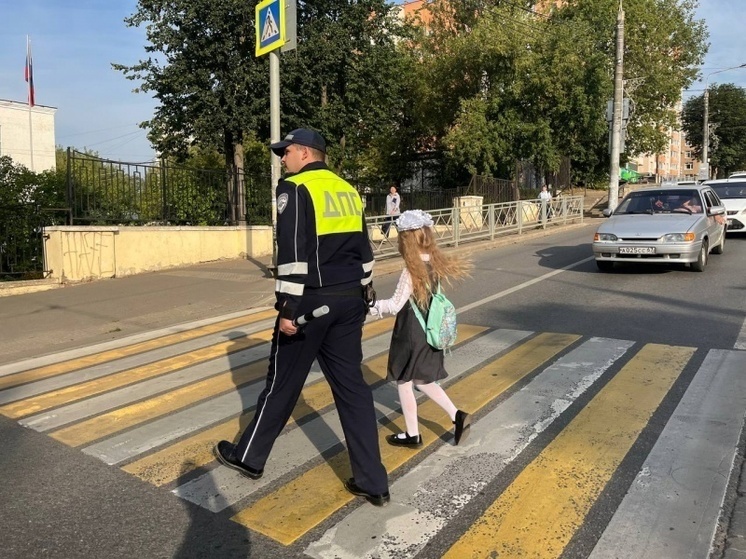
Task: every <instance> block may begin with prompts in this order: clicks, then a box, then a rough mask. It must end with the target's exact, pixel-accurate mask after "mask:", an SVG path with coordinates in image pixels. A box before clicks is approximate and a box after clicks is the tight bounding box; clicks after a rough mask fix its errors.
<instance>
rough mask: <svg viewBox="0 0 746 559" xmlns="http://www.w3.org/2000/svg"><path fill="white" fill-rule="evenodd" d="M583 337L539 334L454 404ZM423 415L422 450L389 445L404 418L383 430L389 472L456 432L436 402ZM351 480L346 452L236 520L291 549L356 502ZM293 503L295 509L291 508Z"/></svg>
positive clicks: (470, 401)
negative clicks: (347, 486) (348, 487)
mask: <svg viewBox="0 0 746 559" xmlns="http://www.w3.org/2000/svg"><path fill="white" fill-rule="evenodd" d="M578 338H579V336H575V335H569V334H539V335H538V336H536V337H535V338H533V339H531V340H529V341H527V342H525V343H524V344H522V345H520V346H519V347H517V348H515V349H514V350H512V351H510V352H509V353H508V354H506V355H504V356H502V357H499V358H498V359H496V360H495V361H493V362H491V363H490V364H488V365H487V366H485V367H483V368H481V369H479V370H478V371H475V372H474V373H472V374H471V375H469V376H467V377H466V378H464V379H459V380H458V381H456V382H454V383H453V384H450V385H449V386H448V393H449V395H450V396H451V397H452V398H453V400H454V401H456V402H460V403H461V404H460V407H462V408H463V409H465V410H466V411H470V412H475V411H477V410H479V409H481V408H482V407H483V406H484V405H486V404H487V403H489V402H490V401H492V400H493V399H494V398H496V397H497V396H499V395H500V394H501V393H502V392H503V391H505V390H507V389H508V388H510V387H511V386H512V385H513V384H515V383H516V382H518V381H519V380H520V379H521V378H523V377H525V376H526V375H528V374H529V373H531V372H532V371H534V370H535V369H536V368H537V367H539V366H540V365H541V364H542V363H545V362H546V361H547V360H549V359H551V358H552V357H553V356H554V355H556V354H557V353H559V352H560V351H562V350H563V349H565V348H566V347H567V346H569V345H570V344H572V343H573V342H575V341H576V340H577V339H578ZM464 402H465V403H464ZM419 412H420V414H421V416H422V417H423V418H425V417H427V418H428V419H429V421H423V422H422V427H423V429H422V435H423V446H422V447H420V448H419V449H416V450H413V449H408V448H402V447H394V446H391V445H388V444H387V443H386V442H385V436H386V435H387V434H389V433H390V432H392V431H396V430H399V429H402V428H403V418H399V420H398V421H397V422H396V423H397V425H398V428H396V427H394V426H393V425H391V424H389V428H382V429H379V444H380V445H381V457H382V459H383V462H384V465H385V466H386V469H387V471H389V472H391V471H393V470H395V469H397V468H399V467H400V466H402V465H403V464H404V463H406V462H407V461H409V460H411V459H412V458H414V457H415V456H416V455H417V454H419V453H420V452H422V451H423V450H424V449H425V448H427V447H428V446H429V445H430V444H432V443H433V442H435V440H436V439H437V438H439V437H440V436H442V435H443V434H444V433H445V432H447V431H448V430H450V429H451V427H452V425H451V420H450V418H449V417H448V415H447V414H445V412H443V411H442V410H440V408H438V407H437V406H436V404H435V403H434V402H432V401H427V402H425V403H424V404H422V405H421V406H420V407H419ZM348 476H349V464H348V458H347V455H346V452H340V453H337V454H336V455H335V456H333V457H331V458H330V459H329V460H328V461H327V462H325V463H323V464H320V465H319V466H316V467H315V468H312V469H311V470H309V471H308V472H306V473H304V474H302V475H301V476H299V477H297V478H295V479H293V480H291V481H290V482H288V483H287V484H285V485H284V486H282V487H280V488H279V489H278V490H277V491H274V492H272V493H271V494H269V495H267V496H266V497H264V498H262V499H260V500H259V501H257V502H256V503H254V504H253V505H251V506H249V507H248V508H246V509H244V510H242V511H240V512H239V513H237V514H236V515H235V516H234V517H233V518H232V520H234V521H235V522H238V523H239V524H242V525H244V526H247V527H248V528H251V529H253V530H256V531H258V532H260V533H262V534H264V535H266V536H268V537H270V538H272V539H274V540H276V541H278V542H280V543H282V544H284V545H290V544H291V543H293V542H294V541H295V540H297V539H298V538H299V537H301V536H302V535H303V534H305V533H306V532H308V530H310V529H312V528H313V527H314V526H317V525H318V524H319V523H321V522H322V521H323V520H324V519H326V518H327V517H328V516H330V515H331V514H333V513H334V512H336V511H337V510H339V509H340V508H341V507H343V506H344V505H346V504H347V503H349V502H350V501H351V500H352V499H353V498H354V497H353V496H352V495H351V494H349V493H348V492H347V491H345V489H344V488H343V486H342V484H341V483H340V479H344V478H345V477H348ZM290 502H292V503H293V506H292V507H288V506H287V504H288V503H290Z"/></svg>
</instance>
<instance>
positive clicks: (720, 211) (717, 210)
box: [710, 206, 725, 215]
mask: <svg viewBox="0 0 746 559" xmlns="http://www.w3.org/2000/svg"><path fill="white" fill-rule="evenodd" d="M710 215H725V206H712V207H711V208H710Z"/></svg>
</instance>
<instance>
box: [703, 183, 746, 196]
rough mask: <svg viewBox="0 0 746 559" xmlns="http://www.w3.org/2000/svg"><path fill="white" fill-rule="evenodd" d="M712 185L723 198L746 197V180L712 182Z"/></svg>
mask: <svg viewBox="0 0 746 559" xmlns="http://www.w3.org/2000/svg"><path fill="white" fill-rule="evenodd" d="M710 187H711V188H712V189H713V190H714V191H715V192H716V193H717V195H718V196H719V197H720V199H721V200H724V199H727V198H746V180H743V181H733V182H726V183H723V184H711V185H710Z"/></svg>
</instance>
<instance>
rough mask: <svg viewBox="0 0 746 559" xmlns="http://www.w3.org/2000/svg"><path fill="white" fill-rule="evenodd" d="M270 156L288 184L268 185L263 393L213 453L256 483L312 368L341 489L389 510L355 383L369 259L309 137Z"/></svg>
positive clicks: (356, 217) (355, 210) (361, 221)
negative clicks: (271, 272) (271, 295)
mask: <svg viewBox="0 0 746 559" xmlns="http://www.w3.org/2000/svg"><path fill="white" fill-rule="evenodd" d="M270 149H272V151H273V152H274V153H275V154H276V155H278V156H279V157H281V158H282V162H283V164H284V165H285V168H286V171H287V176H286V177H285V179H284V180H281V181H280V183H279V184H278V186H277V280H276V286H275V295H276V297H277V303H276V305H275V308H276V309H277V310H278V311H279V314H278V317H277V321H276V322H275V329H274V334H273V336H272V347H271V350H270V351H271V352H270V356H269V370H268V372H267V381H266V386H265V388H264V390H263V391H262V393H261V394H260V395H259V399H258V401H257V405H256V412H255V414H254V418H253V419H252V421H251V423H250V424H249V425H248V427H247V428H246V430H245V431H244V432H243V434H242V435H241V439H240V440H239V441H238V444H235V445H234V444H232V443H230V442H229V441H220V442H219V443H218V444H217V445H216V446H215V449H214V452H215V456H216V458H217V459H218V460H219V461H220V462H221V463H223V464H224V465H226V466H228V467H230V468H233V469H234V470H237V471H239V472H241V473H242V474H243V475H245V476H246V477H249V478H251V479H259V478H260V477H262V474H263V473H264V465H265V463H266V461H267V458H268V457H269V453H270V451H271V449H272V445H273V444H274V442H275V439H276V438H277V437H278V435H279V434H280V433H281V432H282V430H283V428H284V427H285V424H286V423H287V421H288V419H289V418H290V414H291V413H292V411H293V408H294V407H295V404H296V402H297V401H298V397H299V396H300V393H301V389H302V388H303V384H304V382H305V380H306V377H307V376H308V372H309V370H310V369H311V365H312V364H313V361H314V359H316V360H318V363H319V365H320V367H321V370H322V371H323V373H324V376H325V377H326V380H327V382H328V383H329V385H330V386H331V389H332V393H333V394H334V401H335V404H336V406H337V410H338V412H339V419H340V422H341V423H342V429H343V431H344V434H345V439H346V443H347V449H348V452H349V455H350V463H351V466H352V475H353V477H352V478H351V479H349V480H347V481H346V482H345V484H344V485H345V488H346V489H347V490H348V491H350V492H351V493H353V494H355V495H359V496H361V497H365V498H366V499H367V500H368V501H369V502H370V503H372V504H374V505H377V506H383V505H385V504H386V503H388V502H389V491H388V480H387V475H386V470H385V468H384V466H383V464H382V463H381V452H380V449H379V446H378V424H377V422H376V416H375V411H374V408H373V395H372V392H371V389H370V386H368V384H367V383H366V382H365V380H364V379H363V374H362V370H361V363H362V359H363V350H362V328H363V322H364V321H365V315H366V313H367V310H368V309H367V304H366V302H365V300H364V298H363V287H364V286H366V285H368V284H370V282H371V274H372V271H373V253H372V251H371V248H370V243H369V241H368V230H367V227H366V225H365V217H364V215H363V207H362V201H361V199H360V196H359V195H358V193H357V191H356V190H355V189H354V188H353V187H352V186H351V185H350V184H349V183H347V182H346V181H344V180H343V179H341V178H340V177H338V176H337V175H335V174H334V173H333V172H332V171H330V170H329V168H328V167H327V166H326V164H325V163H324V159H325V153H326V142H325V141H324V138H323V137H322V136H321V134H319V133H318V132H316V131H314V130H309V129H306V128H300V129H298V130H293V131H292V132H291V133H290V134H288V135H287V136H286V137H285V139H284V140H282V141H280V142H276V143H274V144H272V145H271V146H270ZM324 305H326V306H328V307H329V312H328V313H327V314H326V315H323V316H320V317H319V318H316V319H314V320H311V321H308V322H307V323H306V325H305V326H303V327H302V329H301V328H299V327H298V326H297V325H296V324H295V322H294V321H295V320H296V319H297V318H298V317H300V316H303V315H305V314H307V313H309V312H311V311H313V310H314V309H317V308H320V307H322V306H324Z"/></svg>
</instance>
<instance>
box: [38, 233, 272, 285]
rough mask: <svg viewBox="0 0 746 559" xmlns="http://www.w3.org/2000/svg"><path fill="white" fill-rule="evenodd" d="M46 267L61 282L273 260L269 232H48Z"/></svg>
mask: <svg viewBox="0 0 746 559" xmlns="http://www.w3.org/2000/svg"><path fill="white" fill-rule="evenodd" d="M44 234H45V239H46V241H45V247H44V248H45V253H46V254H45V262H46V267H47V269H48V270H50V272H51V276H50V277H51V278H53V279H55V280H57V281H59V282H68V281H86V280H91V279H101V278H113V277H123V276H129V275H132V274H139V273H142V272H153V271H156V270H163V269H166V268H173V267H177V266H187V265H190V264H199V263H201V262H211V261H215V260H221V259H232V258H255V257H259V256H266V255H270V254H272V228H271V227H269V226H247V227H239V226H235V227H106V226H85V227H78V226H56V227H47V228H46V229H45V230H44Z"/></svg>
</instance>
